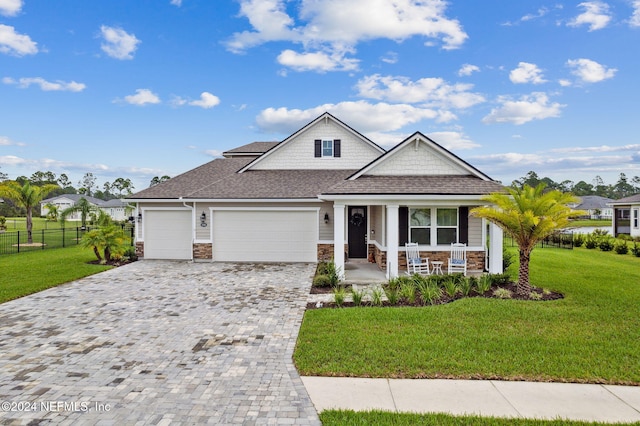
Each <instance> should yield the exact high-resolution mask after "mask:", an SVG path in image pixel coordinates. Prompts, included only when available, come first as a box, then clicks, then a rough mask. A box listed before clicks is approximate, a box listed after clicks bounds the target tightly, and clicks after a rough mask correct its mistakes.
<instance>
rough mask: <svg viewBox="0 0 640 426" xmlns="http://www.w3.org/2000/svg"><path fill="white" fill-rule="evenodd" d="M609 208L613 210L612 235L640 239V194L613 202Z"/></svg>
mask: <svg viewBox="0 0 640 426" xmlns="http://www.w3.org/2000/svg"><path fill="white" fill-rule="evenodd" d="M609 206H611V207H612V208H613V222H612V224H611V235H613V236H615V237H617V236H618V235H621V234H622V235H630V236H632V237H640V223H639V221H640V194H636V195H632V196H630V197H626V198H621V199H619V200H615V201H612V202H610V203H609Z"/></svg>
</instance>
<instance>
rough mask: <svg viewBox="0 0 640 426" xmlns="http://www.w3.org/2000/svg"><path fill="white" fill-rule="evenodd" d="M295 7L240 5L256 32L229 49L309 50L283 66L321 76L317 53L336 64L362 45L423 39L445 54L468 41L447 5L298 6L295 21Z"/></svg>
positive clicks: (326, 2)
mask: <svg viewBox="0 0 640 426" xmlns="http://www.w3.org/2000/svg"><path fill="white" fill-rule="evenodd" d="M290 3H292V2H291V1H288V0H240V14H239V15H240V16H242V17H246V18H247V19H248V20H249V23H250V24H251V26H252V30H250V31H244V32H240V33H235V34H233V36H232V37H231V38H230V39H229V40H228V41H227V42H226V46H227V48H228V49H229V50H230V51H232V52H235V53H242V52H244V51H246V50H247V49H250V48H251V47H254V46H257V45H260V44H263V43H268V42H272V41H288V42H292V43H298V44H301V45H303V46H304V50H305V53H298V54H293V51H292V50H288V51H285V52H287V53H285V52H283V53H282V54H281V55H280V58H279V60H281V61H284V62H285V63H286V62H287V61H289V62H292V63H293V65H294V66H297V67H298V68H299V69H302V70H306V69H311V70H317V69H318V66H317V65H314V66H309V64H308V62H313V63H314V64H315V63H316V61H317V60H318V59H320V58H319V57H318V56H317V55H318V54H317V53H312V52H325V53H324V54H325V55H327V57H328V58H330V59H333V62H335V61H336V58H335V56H334V55H335V54H338V55H339V56H338V57H343V56H344V55H343V53H344V52H353V51H354V49H355V46H356V45H357V44H358V43H359V42H362V41H366V40H373V39H380V38H386V39H392V40H396V41H401V40H404V39H407V38H411V37H414V36H423V37H426V38H429V39H436V40H439V41H440V42H441V44H442V48H443V49H456V48H459V47H460V46H461V45H462V44H463V43H464V41H465V40H466V39H467V37H468V36H467V34H466V33H465V32H464V31H463V29H462V26H461V25H460V23H459V22H458V21H457V20H454V19H449V18H447V17H446V15H445V10H446V2H444V1H442V0H401V1H396V2H389V1H388V0H350V1H348V2H345V1H343V0H297V1H296V6H297V7H294V6H289V10H296V11H298V15H297V16H295V17H293V16H290V15H289V13H288V11H287V6H288V5H289V4H290ZM361 17H366V19H362V18H361ZM296 19H297V20H296ZM283 54H284V57H283ZM310 55H316V56H310ZM340 55H342V56H340ZM351 61H353V60H351ZM338 62H339V63H340V64H341V66H340V67H333V68H332V70H333V69H340V70H351V69H353V63H352V62H348V63H347V64H346V65H347V66H345V63H344V62H343V61H338ZM281 63H282V62H281Z"/></svg>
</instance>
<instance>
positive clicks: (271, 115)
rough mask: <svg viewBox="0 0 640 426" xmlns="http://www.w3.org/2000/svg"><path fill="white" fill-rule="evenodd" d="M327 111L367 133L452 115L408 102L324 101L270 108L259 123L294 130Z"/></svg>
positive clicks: (265, 128) (264, 128)
mask: <svg viewBox="0 0 640 426" xmlns="http://www.w3.org/2000/svg"><path fill="white" fill-rule="evenodd" d="M325 111H328V112H329V113H331V114H333V115H335V116H336V117H340V119H341V120H342V121H344V122H346V123H349V125H350V126H353V127H354V128H356V129H359V131H361V132H363V133H365V134H368V133H371V132H392V131H395V130H398V129H401V128H402V127H404V126H407V125H410V124H414V123H417V122H420V121H422V120H425V119H429V120H437V121H442V120H443V119H444V120H446V119H448V117H442V115H441V114H440V113H439V112H438V111H434V110H432V109H426V108H417V107H414V106H412V105H407V104H393V105H392V104H387V103H384V102H381V103H376V104H371V103H368V102H365V101H357V102H341V103H338V104H324V105H319V106H317V107H314V108H309V109H306V110H300V109H288V108H267V109H265V110H262V111H261V112H260V114H258V116H257V117H256V124H257V126H258V128H260V130H262V131H264V132H270V133H281V134H291V133H292V132H295V131H296V130H298V129H300V128H301V127H302V126H304V125H305V124H307V123H308V122H310V121H312V120H314V119H315V118H317V117H318V116H320V115H321V114H322V113H324V112H325Z"/></svg>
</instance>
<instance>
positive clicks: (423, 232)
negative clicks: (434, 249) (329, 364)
mask: <svg viewBox="0 0 640 426" xmlns="http://www.w3.org/2000/svg"><path fill="white" fill-rule="evenodd" d="M409 240H410V241H411V242H412V243H418V244H426V245H431V209H409Z"/></svg>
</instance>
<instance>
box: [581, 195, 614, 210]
mask: <svg viewBox="0 0 640 426" xmlns="http://www.w3.org/2000/svg"><path fill="white" fill-rule="evenodd" d="M579 198H580V204H578V205H577V206H576V210H595V209H606V208H607V204H608V203H610V202H612V201H613V200H612V199H611V198H606V197H601V196H599V195H583V196H581V197H579Z"/></svg>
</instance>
